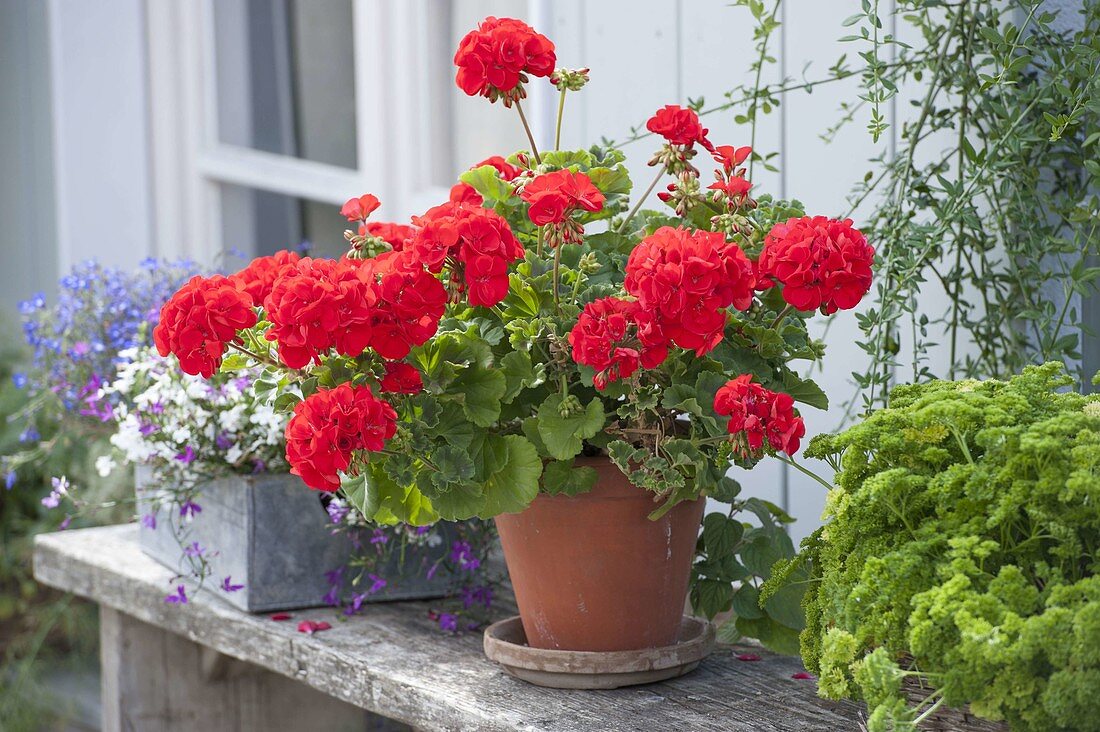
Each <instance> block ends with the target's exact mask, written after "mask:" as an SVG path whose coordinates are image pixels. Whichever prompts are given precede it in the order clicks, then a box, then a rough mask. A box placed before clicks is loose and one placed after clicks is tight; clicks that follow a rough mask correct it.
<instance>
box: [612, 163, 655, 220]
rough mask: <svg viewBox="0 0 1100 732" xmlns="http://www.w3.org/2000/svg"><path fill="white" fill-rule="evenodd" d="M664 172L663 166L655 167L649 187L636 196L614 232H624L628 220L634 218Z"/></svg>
mask: <svg viewBox="0 0 1100 732" xmlns="http://www.w3.org/2000/svg"><path fill="white" fill-rule="evenodd" d="M664 174H665V169H664V168H663V167H661V168H658V169H657V177H656V178H654V179H653V182H652V183H650V184H649V188H646V189H645V193H643V194H642V195H641V196H640V197H639V198H638V200H637V202H636V203H635V204H634V208H632V209H630V213H628V214H627V215H626V218H625V219H623V222H622V223H621V224H619V228H618V229H617V230H616V233H619V234H624V233H626V226H627V224H629V223H630V220H631V219H632V218H634V214H636V213H638V211H639V210H640V209H641V208H642V204H644V203H645V200H646V199H647V198H649V194H650V193H653V189H654V188H656V187H657V184H658V183H660V182H661V178H662V177H663V176H664Z"/></svg>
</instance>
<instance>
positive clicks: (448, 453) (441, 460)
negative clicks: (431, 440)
mask: <svg viewBox="0 0 1100 732" xmlns="http://www.w3.org/2000/svg"><path fill="white" fill-rule="evenodd" d="M431 461H432V464H433V465H435V467H436V468H437V470H436V471H433V473H432V483H433V484H434V485H435V486H436V487H437V488H439V489H440V490H446V489H447V486H448V484H450V483H462V482H465V481H467V480H470V479H471V478H473V477H474V461H473V460H471V459H470V455H469V454H468V453H467V452H466V451H465V450H463V449H461V448H458V447H454V446H453V445H445V446H443V447H441V448H439V449H438V450H436V451H435V452H433V453H432V457H431Z"/></svg>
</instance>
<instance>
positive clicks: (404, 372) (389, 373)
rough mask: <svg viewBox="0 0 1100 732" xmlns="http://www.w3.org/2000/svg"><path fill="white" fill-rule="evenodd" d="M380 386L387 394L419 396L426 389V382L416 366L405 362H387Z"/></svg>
mask: <svg viewBox="0 0 1100 732" xmlns="http://www.w3.org/2000/svg"><path fill="white" fill-rule="evenodd" d="M380 386H381V389H382V391H383V392H387V393H392V394H419V393H420V392H421V391H423V389H424V380H423V378H421V376H420V372H419V371H417V370H416V367H415V366H413V365H411V364H407V363H405V362H404V361H387V362H386V375H385V376H383V377H382V381H381V384H380Z"/></svg>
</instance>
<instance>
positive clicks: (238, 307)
mask: <svg viewBox="0 0 1100 732" xmlns="http://www.w3.org/2000/svg"><path fill="white" fill-rule="evenodd" d="M254 325H256V311H255V310H253V309H252V300H251V298H250V297H249V295H248V293H246V292H245V291H244V290H242V289H241V288H240V287H238V286H237V284H236V283H234V282H233V281H232V280H230V279H229V278H228V277H223V276H221V275H214V276H213V277H199V276H195V277H192V278H191V279H190V280H189V281H188V282H187V284H185V285H184V286H183V287H181V288H180V289H179V290H178V291H177V292H176V293H175V294H174V295H172V297H171V298H170V299H169V300H168V302H166V303H165V304H164V307H162V308H161V311H160V322H159V323H158V324H157V327H156V328H155V329H154V330H153V342H154V343H155V344H156V346H157V352H158V353H160V355H161V356H167V355H168V354H169V353H174V354H176V358H178V359H179V362H180V368H181V369H182V370H183V372H184V373H187V374H192V375H201V376H203V377H204V378H210V377H211V376H213V375H214V372H215V371H217V370H218V367H219V366H221V363H222V355H223V354H224V353H225V349H226V344H227V343H230V342H232V341H234V340H236V338H237V331H239V330H243V329H245V328H251V327H252V326H254Z"/></svg>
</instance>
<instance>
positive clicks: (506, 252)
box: [407, 203, 523, 307]
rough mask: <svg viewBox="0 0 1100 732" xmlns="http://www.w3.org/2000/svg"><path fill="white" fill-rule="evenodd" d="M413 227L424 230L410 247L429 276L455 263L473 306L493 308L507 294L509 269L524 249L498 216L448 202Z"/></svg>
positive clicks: (414, 236) (437, 207) (434, 209)
mask: <svg viewBox="0 0 1100 732" xmlns="http://www.w3.org/2000/svg"><path fill="white" fill-rule="evenodd" d="M413 223H414V224H416V225H417V226H418V227H419V228H418V229H417V231H416V233H415V234H414V235H413V237H412V239H411V240H410V241H409V243H408V247H407V249H408V252H409V253H410V256H412V257H413V258H414V259H415V261H417V262H421V263H423V265H424V266H425V267H427V268H428V271H430V272H440V271H442V269H443V267H444V265H445V264H447V262H448V260H451V263H452V265H457V266H456V270H461V285H460V287H461V288H462V289H464V290H465V291H466V296H467V299H468V301H469V303H470V304H471V305H480V306H484V307H492V306H493V305H496V304H497V303H499V302H500V301H501V300H503V299H504V297H505V296H506V295H507V294H508V266H509V265H510V264H511V263H512V262H514V261H516V260H517V259H521V258H522V257H523V245H522V244H520V242H519V240H518V239H516V236H515V234H513V233H512V229H511V227H509V226H508V222H507V221H505V220H504V219H503V218H502V217H501V216H500V215H499V214H497V213H496V212H494V211H489V210H487V209H483V208H479V207H477V206H470V205H466V204H460V203H445V204H443V205H441V206H436V207H435V208H433V209H430V210H429V211H428V212H427V213H425V214H424V215H423V216H421V217H419V218H417V219H415V220H414V221H413ZM455 275H456V278H457V276H458V272H457V271H456V272H455Z"/></svg>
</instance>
